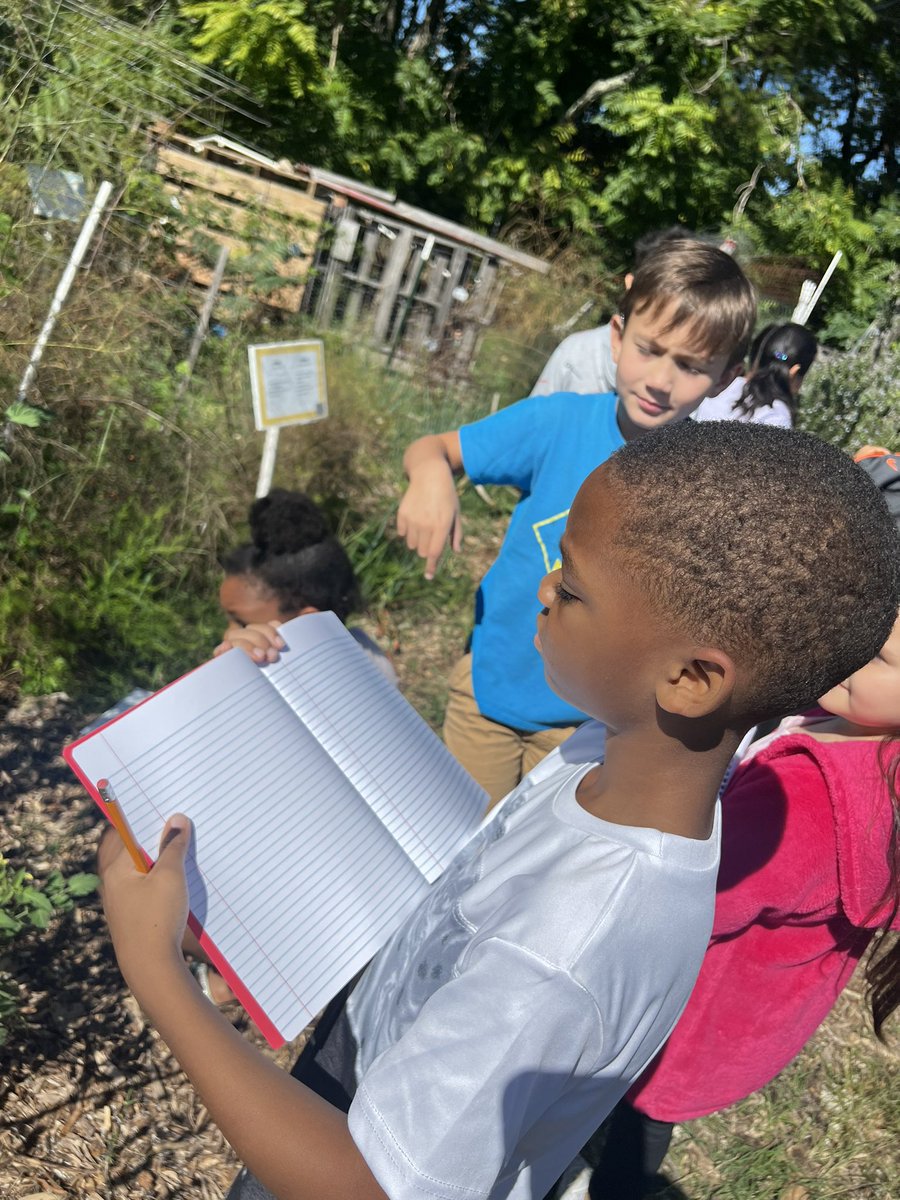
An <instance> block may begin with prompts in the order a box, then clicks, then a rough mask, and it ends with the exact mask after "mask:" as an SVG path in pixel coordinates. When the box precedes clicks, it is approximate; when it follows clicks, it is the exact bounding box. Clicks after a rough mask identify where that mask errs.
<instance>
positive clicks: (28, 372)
mask: <svg viewBox="0 0 900 1200" xmlns="http://www.w3.org/2000/svg"><path fill="white" fill-rule="evenodd" d="M112 189H113V185H112V184H111V183H108V182H107V181H106V180H104V181H103V183H101V184H100V189H99V191H98V192H97V195H96V196H95V198H94V203H93V204H92V205H91V211H90V212H89V213H88V215H87V216H86V217H85V221H84V224H83V225H82V227H81V233H79V235H78V241H77V242H76V243H75V245H74V247H73V248H72V253H71V255H70V256H69V261H68V263H67V264H66V269H65V270H64V271H63V273H62V278H61V279H60V281H59V283H58V284H57V285H56V292H55V293H54V296H53V301H52V303H51V305H50V311H49V312H48V313H47V319H46V321H44V325H43V328H42V329H41V332H40V333H39V334H38V339H37V341H36V342H35V343H34V349H33V350H32V352H31V358H30V359H29V360H28V366H27V367H26V368H25V374H24V375H23V376H22V382H21V383H20V384H19V394H18V398H19V399H20V400H24V399H25V397H26V396H27V395H28V392H29V390H30V388H31V385H32V384H33V383H34V377H35V375H36V374H37V369H38V363H39V362H40V361H41V358H42V357H43V354H44V350H45V349H46V346H47V342H48V341H49V340H50V334H51V333H52V332H53V326H54V325H55V324H56V318H57V317H58V316H59V311H60V309H61V308H62V306H63V304H64V303H65V300H66V296H68V294H69V289H70V288H71V287H72V282H73V280H74V279H75V272H76V271H77V270H78V268H79V267H80V266H81V260H82V259H83V258H84V256H85V253H86V252H87V248H88V245H89V244H90V240H91V237H92V236H93V233H94V230H95V229H96V228H97V222H98V221H99V220H100V214H101V213H102V212H103V209H104V208H105V207H106V202H107V200H108V199H109V195H110V192H111V191H112Z"/></svg>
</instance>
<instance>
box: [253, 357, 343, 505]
mask: <svg viewBox="0 0 900 1200" xmlns="http://www.w3.org/2000/svg"><path fill="white" fill-rule="evenodd" d="M247 356H248V358H249V362H250V390H251V392H252V393H253V416H254V420H255V423H256V428H257V429H258V430H260V432H264V433H265V435H266V439H265V443H264V444H263V454H262V461H261V462H260V465H259V479H258V480H257V484H256V496H257V499H259V497H261V496H267V495H268V494H269V489H270V488H271V486H272V476H273V474H274V472H275V457H276V454H277V453H278V434H279V431H280V430H281V428H282V426H284V425H308V424H309V423H310V422H311V421H321V420H323V419H324V418H325V417H327V416H328V395H327V388H326V383H325V348H324V345H323V343H322V342H321V341H319V340H318V339H315V338H310V339H306V340H305V341H299V342H269V343H267V344H265V345H259V346H248V347H247Z"/></svg>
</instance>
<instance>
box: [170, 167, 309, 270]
mask: <svg viewBox="0 0 900 1200" xmlns="http://www.w3.org/2000/svg"><path fill="white" fill-rule="evenodd" d="M163 188H164V190H165V191H166V192H167V193H168V194H169V195H171V196H175V197H176V199H177V200H178V201H179V204H180V205H181V208H182V211H184V212H186V213H189V214H192V215H195V216H196V217H198V218H199V219H200V220H202V221H204V223H206V224H210V225H212V226H213V227H214V228H216V229H220V230H221V231H222V232H223V233H224V234H227V235H229V236H234V235H237V236H238V237H242V236H244V234H245V233H246V232H247V230H248V228H249V229H250V230H251V233H255V238H256V240H257V241H259V240H263V239H281V240H284V241H293V242H296V243H297V245H298V246H299V247H300V249H301V250H302V251H303V255H304V256H309V255H311V254H312V251H313V248H314V246H315V242H316V237H317V235H318V231H317V230H315V229H311V228H310V226H309V225H308V224H307V223H306V222H302V223H301V222H297V221H292V220H291V218H290V217H286V216H285V215H284V214H283V213H273V212H269V211H267V210H266V209H264V208H254V209H249V208H245V207H244V206H243V205H241V204H234V203H232V202H230V201H228V200H223V199H222V198H221V197H219V196H216V195H215V194H214V193H213V192H207V191H205V190H204V189H201V188H192V187H186V186H183V185H179V184H177V183H172V182H171V181H169V180H166V181H165V182H164V183H163ZM254 227H255V230H254Z"/></svg>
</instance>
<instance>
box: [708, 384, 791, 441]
mask: <svg viewBox="0 0 900 1200" xmlns="http://www.w3.org/2000/svg"><path fill="white" fill-rule="evenodd" d="M746 382H747V380H746V379H744V378H743V376H741V375H739V376H738V377H737V379H735V380H733V381H732V382H731V383H730V384H729V385H728V387H727V388H725V390H724V391H722V392H719V394H718V396H707V397H706V399H705V400H704V401H703V402H702V404H701V405H700V407H699V408H695V409H694V412H693V414H692V415H693V418H694V420H695V421H743V422H745V423H749V424H752V425H778V426H780V427H781V428H782V429H790V428H791V427H792V426H793V424H794V420H793V417H792V416H791V410H790V409H789V408H788V406H787V405H786V404H785V403H784V401H783V400H776V401H775V403H774V404H766V405H764V406H763V407H762V408H757V409H756V411H755V412H752V413H746V412H744V411H743V410H742V409H738V408H735V405H736V404H737V402H738V401H739V400H740V398H741V396H742V394H743V391H744V384H745V383H746Z"/></svg>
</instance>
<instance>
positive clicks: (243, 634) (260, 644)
mask: <svg viewBox="0 0 900 1200" xmlns="http://www.w3.org/2000/svg"><path fill="white" fill-rule="evenodd" d="M278 625H279V622H278V621H267V622H266V623H265V624H261V625H230V626H229V627H228V629H226V631H225V636H224V637H223V638H222V641H221V642H220V643H219V645H218V646H216V648H215V650H213V658H218V656H219V655H220V654H224V653H225V652H226V650H231V649H232V648H234V649H237V650H243V651H244V653H245V654H249V656H250V657H251V658H252V659H253V661H254V662H255V663H260V664H262V663H274V662H278V654H279V651H281V650H283V649H284V639H283V638H282V636H281V634H280V633H279V632H278Z"/></svg>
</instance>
